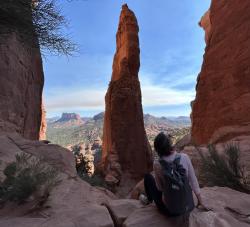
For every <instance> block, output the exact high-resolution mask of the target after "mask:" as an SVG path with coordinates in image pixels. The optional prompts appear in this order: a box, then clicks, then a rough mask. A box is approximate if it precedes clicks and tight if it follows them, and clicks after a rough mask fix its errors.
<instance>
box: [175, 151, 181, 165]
mask: <svg viewBox="0 0 250 227" xmlns="http://www.w3.org/2000/svg"><path fill="white" fill-rule="evenodd" d="M180 161H181V154H179V153H177V154H176V155H175V159H174V161H173V163H174V164H177V165H180Z"/></svg>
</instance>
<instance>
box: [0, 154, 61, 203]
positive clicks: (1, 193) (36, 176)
mask: <svg viewBox="0 0 250 227" xmlns="http://www.w3.org/2000/svg"><path fill="white" fill-rule="evenodd" d="M3 173H4V175H5V179H4V181H3V182H1V183H0V199H1V202H6V201H15V202H18V203H22V202H24V201H25V200H26V199H28V198H29V197H30V196H32V195H34V194H37V195H38V196H39V198H43V199H46V198H48V196H49V193H50V191H51V190H52V188H53V187H55V186H56V185H57V184H58V183H59V178H58V171H57V170H56V169H54V168H53V167H51V166H49V165H48V164H47V163H46V162H44V161H43V160H42V159H38V158H35V157H33V156H32V155H28V154H25V153H22V154H20V155H16V161H15V162H12V163H10V164H9V165H8V166H6V168H5V169H4V171H3Z"/></svg>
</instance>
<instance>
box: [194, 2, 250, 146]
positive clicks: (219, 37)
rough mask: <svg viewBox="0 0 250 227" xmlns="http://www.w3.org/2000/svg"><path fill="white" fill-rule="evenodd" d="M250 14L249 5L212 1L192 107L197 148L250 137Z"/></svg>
mask: <svg viewBox="0 0 250 227" xmlns="http://www.w3.org/2000/svg"><path fill="white" fill-rule="evenodd" d="M249 12H250V1H241V0H235V1H227V0H220V1H216V0H213V1H212V4H211V7H210V16H209V17H210V21H211V25H210V26H205V27H206V33H207V36H206V37H208V39H207V47H206V50H205V55H204V62H203V65H202V69H201V73H200V75H199V77H198V80H197V87H196V92H197V94H196V98H195V101H194V102H193V104H192V140H193V142H195V143H196V144H207V143H209V142H214V143H216V142H220V141H224V140H228V139H230V138H232V137H235V136H238V135H246V134H250V115H249V112H250V79H249V78H250V65H249V58H250V36H249V34H250V20H249V18H250V17H249ZM207 17H208V15H207V16H206V18H207ZM207 19H208V18H207ZM201 25H204V18H203V22H201ZM207 28H209V29H207Z"/></svg>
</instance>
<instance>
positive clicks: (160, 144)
mask: <svg viewBox="0 0 250 227" xmlns="http://www.w3.org/2000/svg"><path fill="white" fill-rule="evenodd" d="M154 148H155V150H156V152H157V154H158V155H159V156H160V157H161V156H163V155H166V156H168V155H170V154H171V151H172V150H173V147H172V141H171V139H170V136H169V135H165V134H164V133H163V132H161V133H159V134H158V135H157V136H156V137H155V140H154Z"/></svg>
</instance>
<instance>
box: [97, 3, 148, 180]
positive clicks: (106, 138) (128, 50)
mask: <svg viewBox="0 0 250 227" xmlns="http://www.w3.org/2000/svg"><path fill="white" fill-rule="evenodd" d="M138 32H139V27H138V24H137V20H136V17H135V15H134V13H133V12H132V11H131V10H130V9H129V8H128V6H127V5H123V7H122V12H121V15H120V22H119V27H118V32H117V36H116V42H117V49H116V53H115V56H114V62H113V73H112V79H111V82H110V84H109V88H108V91H107V94H106V97H105V103H106V109H105V118H104V130H103V155H102V161H103V164H104V171H105V173H106V180H107V181H113V182H116V183H119V181H120V178H121V175H123V174H124V173H129V175H130V176H132V177H133V178H135V179H140V178H141V177H142V176H143V175H144V174H145V173H146V172H147V171H149V170H151V167H152V157H151V149H150V146H149V143H148V140H147V137H146V133H145V129H144V125H143V111H142V104H141V89H140V82H139V79H138V72H139V67H140V49H139V38H138ZM130 176H129V177H130Z"/></svg>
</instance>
